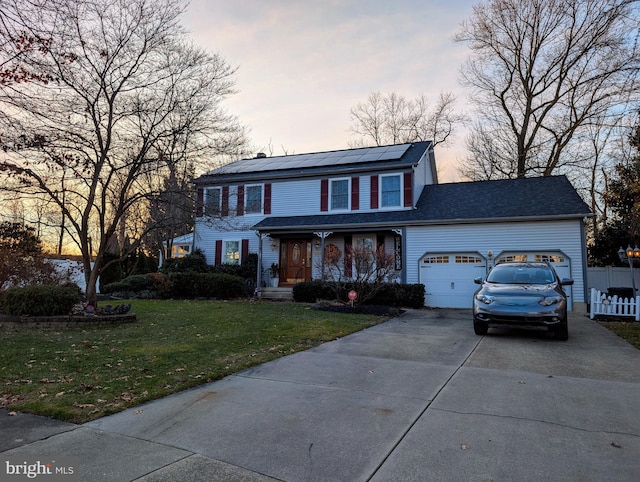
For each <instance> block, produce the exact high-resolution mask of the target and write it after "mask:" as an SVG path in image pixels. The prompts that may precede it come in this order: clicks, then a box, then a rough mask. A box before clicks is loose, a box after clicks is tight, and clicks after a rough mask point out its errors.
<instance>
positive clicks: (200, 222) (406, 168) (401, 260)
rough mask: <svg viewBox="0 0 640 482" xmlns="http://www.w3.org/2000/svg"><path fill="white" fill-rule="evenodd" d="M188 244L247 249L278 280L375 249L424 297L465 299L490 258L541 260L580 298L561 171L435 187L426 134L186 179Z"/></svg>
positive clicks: (213, 254)
mask: <svg viewBox="0 0 640 482" xmlns="http://www.w3.org/2000/svg"><path fill="white" fill-rule="evenodd" d="M194 183H195V185H196V189H197V206H196V222H195V233H196V236H195V243H194V244H195V245H194V248H195V249H200V250H202V251H203V252H204V254H205V255H206V258H207V261H208V262H209V263H211V264H214V263H215V264H219V263H240V262H242V259H243V258H244V257H245V256H246V255H247V254H248V253H258V257H259V260H260V261H259V262H260V266H261V267H262V269H266V268H269V267H270V266H271V264H272V263H277V264H278V265H279V278H280V285H281V286H289V285H292V284H293V283H296V282H298V281H304V280H311V279H318V278H320V276H321V269H319V266H320V260H321V259H322V256H321V254H322V253H323V252H325V251H326V250H329V249H331V250H334V252H338V253H341V255H343V254H344V253H345V251H347V252H348V250H349V248H350V247H351V246H370V247H380V246H383V247H384V249H385V251H387V252H389V253H393V254H394V256H395V258H394V259H395V264H396V269H397V270H398V273H399V277H398V280H399V281H401V282H405V283H423V284H424V285H425V289H426V297H425V304H426V305H427V306H433V307H455V308H470V307H471V297H472V295H473V292H474V291H475V289H476V288H477V286H476V285H475V284H474V282H473V280H474V278H475V277H478V276H483V275H484V274H485V273H486V272H487V270H488V269H490V268H491V267H492V266H493V265H494V264H495V263H496V262H498V261H500V260H507V259H514V260H521V259H527V260H531V261H533V260H545V261H549V262H551V263H552V264H553V265H554V266H555V267H556V269H557V271H558V272H559V274H560V276H561V277H571V278H573V279H574V280H575V284H574V285H573V287H571V288H570V291H571V293H570V300H571V303H570V304H571V305H572V306H570V308H573V307H575V308H576V309H578V308H582V309H583V308H585V307H586V296H587V295H586V293H585V279H586V274H585V273H586V244H585V234H584V233H585V230H584V220H585V218H587V217H589V216H590V215H591V213H590V211H589V208H588V206H587V205H586V204H585V203H584V202H583V201H582V199H581V198H580V196H579V195H578V194H577V192H576V191H575V189H574V188H573V187H572V185H571V184H570V183H569V181H568V180H567V179H566V178H565V177H564V176H555V177H544V178H526V179H515V180H500V181H484V182H464V183H454V184H438V180H437V174H436V165H435V157H434V154H433V147H432V144H431V143H430V142H416V143H413V144H401V145H393V146H384V147H369V148H360V149H349V150H341V151H330V152H321V153H314V154H299V155H291V156H279V157H271V158H269V157H266V156H264V155H263V154H262V155H259V156H258V157H256V158H254V159H243V160H239V161H236V162H233V163H231V164H228V165H225V166H223V167H221V168H218V169H215V170H213V171H211V172H209V173H207V174H205V175H203V176H201V177H199V178H198V179H196V180H195V181H194Z"/></svg>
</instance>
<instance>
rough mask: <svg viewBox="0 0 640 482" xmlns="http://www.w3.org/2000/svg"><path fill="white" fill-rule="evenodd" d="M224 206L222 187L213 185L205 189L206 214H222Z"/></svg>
mask: <svg viewBox="0 0 640 482" xmlns="http://www.w3.org/2000/svg"><path fill="white" fill-rule="evenodd" d="M221 206H222V189H221V188H219V187H212V188H209V189H205V191H204V212H205V213H206V214H220V211H221Z"/></svg>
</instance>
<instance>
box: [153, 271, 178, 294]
mask: <svg viewBox="0 0 640 482" xmlns="http://www.w3.org/2000/svg"><path fill="white" fill-rule="evenodd" d="M147 276H148V277H149V278H151V279H152V280H153V290H154V291H155V292H156V293H158V296H159V297H160V298H170V297H171V293H172V290H173V283H171V281H170V280H169V277H168V276H167V275H166V274H162V273H149V274H148V275H147Z"/></svg>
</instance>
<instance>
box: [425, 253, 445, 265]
mask: <svg viewBox="0 0 640 482" xmlns="http://www.w3.org/2000/svg"><path fill="white" fill-rule="evenodd" d="M423 263H424V264H447V263H449V256H448V255H444V256H429V257H428V258H425V259H424V261H423Z"/></svg>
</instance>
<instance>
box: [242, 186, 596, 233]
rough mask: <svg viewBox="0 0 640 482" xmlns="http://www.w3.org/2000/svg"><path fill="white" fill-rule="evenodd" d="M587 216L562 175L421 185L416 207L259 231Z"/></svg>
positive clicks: (266, 223)
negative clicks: (422, 186) (422, 187)
mask: <svg viewBox="0 0 640 482" xmlns="http://www.w3.org/2000/svg"><path fill="white" fill-rule="evenodd" d="M588 216H591V211H590V209H589V207H588V206H587V204H586V203H585V202H584V201H583V200H582V198H581V197H580V196H579V195H578V193H577V192H576V190H575V189H574V188H573V186H572V185H571V183H570V182H569V180H568V179H567V178H566V177H565V176H548V177H535V178H522V179H504V180H498V181H478V182H460V183H452V184H434V185H428V186H425V187H424V189H423V190H422V194H421V195H420V199H419V200H418V203H417V205H416V208H415V209H411V210H402V211H377V212H357V211H353V212H350V213H348V214H328V215H312V216H281V217H268V218H266V219H264V220H263V221H261V222H259V223H258V224H256V225H255V226H254V228H255V229H257V230H260V231H269V230H270V231H278V230H282V231H291V230H296V229H318V228H323V229H341V228H342V229H347V228H350V229H353V228H359V227H361V228H365V227H369V226H371V227H381V226H387V227H399V226H407V225H420V224H456V223H477V222H499V221H526V220H542V219H547V220H548V219H580V218H584V217H588Z"/></svg>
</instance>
